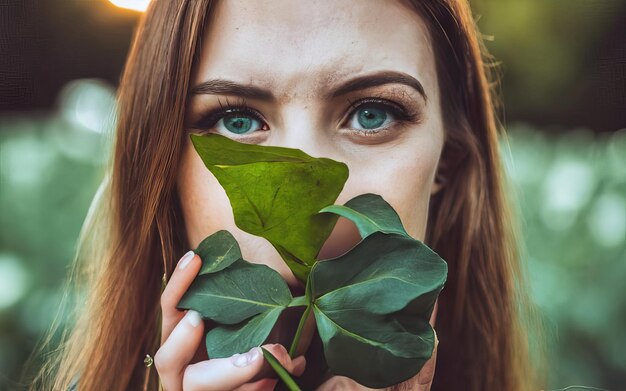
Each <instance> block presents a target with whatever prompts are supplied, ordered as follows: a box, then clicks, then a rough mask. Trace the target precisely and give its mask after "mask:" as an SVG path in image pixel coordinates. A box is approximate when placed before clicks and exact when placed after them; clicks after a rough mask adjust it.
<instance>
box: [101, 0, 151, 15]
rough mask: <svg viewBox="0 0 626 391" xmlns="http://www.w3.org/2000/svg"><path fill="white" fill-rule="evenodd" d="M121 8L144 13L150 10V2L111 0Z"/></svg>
mask: <svg viewBox="0 0 626 391" xmlns="http://www.w3.org/2000/svg"><path fill="white" fill-rule="evenodd" d="M109 1H110V2H111V3H113V4H114V5H116V6H118V7H120V8H127V9H131V10H135V11H139V12H143V11H145V10H146V8H148V4H149V3H150V0H109Z"/></svg>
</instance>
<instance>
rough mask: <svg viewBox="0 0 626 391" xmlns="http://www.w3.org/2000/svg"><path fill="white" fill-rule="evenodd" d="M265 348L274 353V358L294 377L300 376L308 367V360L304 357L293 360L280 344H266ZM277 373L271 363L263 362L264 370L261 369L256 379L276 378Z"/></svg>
mask: <svg viewBox="0 0 626 391" xmlns="http://www.w3.org/2000/svg"><path fill="white" fill-rule="evenodd" d="M263 347H264V348H265V349H266V350H267V351H269V352H270V353H272V355H273V356H274V357H276V359H277V360H278V361H279V362H280V365H282V366H283V367H285V369H286V370H287V372H289V373H291V374H292V375H294V376H300V375H302V373H303V372H304V368H305V367H306V358H304V356H298V357H296V358H294V359H292V358H291V357H290V356H289V352H288V351H287V349H286V348H285V347H284V346H283V345H281V344H278V343H273V344H266V345H263ZM275 376H276V371H274V368H272V366H271V365H270V363H269V362H267V360H266V361H264V362H263V368H262V369H261V373H260V374H259V375H257V376H256V377H255V379H256V378H261V379H262V378H264V377H275Z"/></svg>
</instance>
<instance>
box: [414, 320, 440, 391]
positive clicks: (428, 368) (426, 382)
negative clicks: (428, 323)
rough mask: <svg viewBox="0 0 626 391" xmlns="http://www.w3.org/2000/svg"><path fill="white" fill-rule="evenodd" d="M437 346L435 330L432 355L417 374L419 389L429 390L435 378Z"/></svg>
mask: <svg viewBox="0 0 626 391" xmlns="http://www.w3.org/2000/svg"><path fill="white" fill-rule="evenodd" d="M438 346H439V339H438V338H437V332H436V331H435V349H434V350H433V355H432V356H431V357H430V359H429V360H428V361H426V364H424V366H423V367H422V369H421V370H420V373H418V374H417V383H418V384H419V391H430V387H431V386H432V384H433V379H434V378H435V364H436V362H437V347H438Z"/></svg>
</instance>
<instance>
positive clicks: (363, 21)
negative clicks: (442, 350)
mask: <svg viewBox="0 0 626 391" xmlns="http://www.w3.org/2000/svg"><path fill="white" fill-rule="evenodd" d="M200 42H201V45H202V47H201V51H200V57H199V63H198V64H197V66H196V68H195V69H194V73H193V75H192V79H191V83H192V84H191V87H192V88H193V87H194V86H200V87H198V88H195V89H194V91H195V92H196V93H194V94H193V95H192V96H191V98H190V101H189V106H188V108H187V116H186V121H185V122H186V128H187V129H189V130H190V131H191V132H193V133H204V132H206V133H219V134H222V135H225V136H227V137H231V138H232V139H234V140H238V141H241V142H245V143H254V144H261V145H275V146H282V147H289V148H298V149H301V150H302V151H304V152H306V153H308V154H309V155H311V156H315V157H328V158H331V159H334V160H338V161H342V162H344V163H346V164H347V165H348V168H349V174H350V175H349V178H348V180H347V182H346V183H345V186H344V188H343V190H342V192H341V194H340V195H339V198H338V199H337V200H336V202H335V204H343V203H345V202H346V201H348V200H349V199H351V198H353V197H355V196H357V195H359V194H363V193H375V194H380V195H381V196H382V197H383V198H384V199H385V200H386V201H387V202H389V203H390V204H391V205H392V206H393V208H394V209H395V210H396V211H398V213H399V215H400V218H401V220H402V223H403V224H404V226H405V228H406V230H407V231H408V233H409V234H410V235H411V236H413V237H414V238H417V239H422V240H423V238H424V234H425V229H426V221H427V211H428V204H429V199H430V196H431V194H432V193H434V192H435V191H436V190H437V185H436V184H435V183H434V178H435V172H436V169H437V164H438V161H439V157H440V153H441V149H442V146H443V136H444V132H443V127H442V118H441V109H440V106H439V90H438V86H437V75H436V68H435V61H434V54H433V50H432V47H431V44H430V40H429V37H428V33H427V30H426V26H425V25H424V23H423V21H422V20H421V18H420V17H419V16H418V15H417V14H416V13H415V12H414V11H413V10H412V9H411V8H410V7H409V6H408V5H406V4H404V3H403V2H400V1H384V2H383V1H376V2H374V1H361V0H342V1H336V0H324V1H322V0H315V1H314V0H310V1H307V2H299V1H293V0H271V1H270V0H258V1H248V0H229V1H221V2H218V3H217V5H216V8H215V12H214V13H213V15H212V19H211V20H210V24H209V26H208V28H207V31H206V32H205V35H204V37H202V40H201V41H200ZM244 100H245V105H246V106H248V107H249V108H250V109H251V110H252V111H250V112H238V113H237V112H235V113H230V114H228V115H221V116H220V115H219V114H218V115H217V117H213V121H208V120H206V114H207V113H209V112H219V110H220V109H221V107H222V106H223V107H224V109H226V108H227V106H228V105H230V106H235V105H239V104H241V103H242V102H243V101H244ZM368 100H369V101H368ZM202 118H204V120H202V121H201V119H202ZM177 185H178V191H179V195H180V199H181V204H182V209H183V213H184V219H185V224H186V230H187V236H188V238H189V243H188V244H189V246H190V248H195V247H196V246H197V245H198V244H199V243H200V241H201V240H202V239H204V238H205V237H206V236H208V235H210V234H212V233H214V232H216V231H218V230H221V229H226V230H228V231H230V232H231V233H232V234H233V235H234V236H235V238H236V239H237V241H238V242H239V244H240V246H241V250H242V254H243V257H244V258H245V259H246V260H248V261H250V262H255V263H264V264H266V265H268V266H270V267H272V268H273V269H275V270H277V271H278V272H279V273H280V274H281V275H282V276H283V277H284V278H285V280H286V281H287V283H288V284H289V286H290V287H291V288H292V290H296V291H297V290H300V289H301V288H302V287H301V284H299V282H298V281H297V280H296V279H295V277H294V276H293V274H292V273H291V271H290V270H289V268H288V267H287V266H286V265H285V263H284V262H283V261H282V259H281V257H280V256H279V255H278V253H277V251H276V250H275V249H274V248H273V247H272V246H271V245H270V244H269V242H268V241H266V240H265V239H263V238H261V237H257V236H253V235H251V234H248V233H246V232H244V231H242V230H240V229H239V228H238V227H237V226H236V225H235V223H234V218H233V212H232V209H231V206H230V203H229V199H228V197H227V196H226V193H225V192H224V189H223V188H222V187H221V185H220V184H219V182H218V181H217V180H216V179H215V177H214V176H213V174H212V173H211V172H210V171H209V170H208V169H207V168H206V167H205V166H204V164H203V162H202V160H201V159H200V157H199V156H198V154H197V153H196V152H195V150H194V148H193V146H192V144H191V142H190V141H189V139H188V138H187V142H186V145H185V151H184V154H183V158H182V166H181V170H180V173H179V178H178V183H177ZM359 240H360V237H359V234H358V231H357V230H356V228H355V226H354V225H353V224H352V223H351V222H350V221H349V220H346V219H344V218H343V217H341V218H339V220H338V222H337V224H336V226H335V229H334V230H333V232H332V234H331V236H330V237H329V239H328V241H327V242H326V244H325V245H324V247H323V248H322V250H321V252H320V254H319V258H320V259H327V258H331V257H334V256H338V255H340V254H342V253H344V252H346V251H347V250H349V249H350V248H351V247H352V246H354V245H355V244H356V243H357V242H358V241H359Z"/></svg>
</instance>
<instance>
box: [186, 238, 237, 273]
mask: <svg viewBox="0 0 626 391" xmlns="http://www.w3.org/2000/svg"><path fill="white" fill-rule="evenodd" d="M194 252H195V253H196V254H198V255H200V259H201V260H202V267H201V268H200V272H199V273H198V274H199V275H203V274H209V273H215V272H218V271H220V270H222V269H224V268H226V267H228V266H230V265H231V264H232V263H233V262H235V261H236V260H238V259H241V258H242V257H241V250H240V249H239V244H238V243H237V240H235V238H234V237H233V235H232V234H231V233H230V232H228V231H226V230H221V231H217V232H216V233H214V234H212V235H209V236H207V237H206V238H205V239H204V240H203V241H202V242H200V244H199V245H198V247H196V249H195V250H194Z"/></svg>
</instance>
